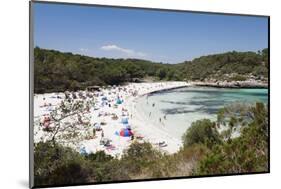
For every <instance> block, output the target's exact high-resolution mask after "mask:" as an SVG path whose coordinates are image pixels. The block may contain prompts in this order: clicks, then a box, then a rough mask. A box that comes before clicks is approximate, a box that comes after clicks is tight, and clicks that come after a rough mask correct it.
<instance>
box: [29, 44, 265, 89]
mask: <svg viewBox="0 0 281 189" xmlns="http://www.w3.org/2000/svg"><path fill="white" fill-rule="evenodd" d="M34 62H35V63H34V86H35V87H34V88H35V93H44V92H54V91H65V90H78V89H85V88H86V87H87V86H91V85H117V84H122V83H124V82H128V81H140V80H142V79H146V78H152V79H153V80H209V79H215V80H245V79H248V78H254V79H261V80H266V79H267V75H268V49H264V50H262V51H261V52H260V51H259V52H258V53H255V52H235V51H233V52H228V53H223V54H216V55H209V56H202V57H200V58H196V59H194V60H193V61H188V62H184V63H180V64H163V63H154V62H151V61H147V60H139V59H109V58H93V57H88V56H82V55H75V54H72V53H62V52H59V51H55V50H46V49H41V48H38V47H36V48H35V49H34Z"/></svg>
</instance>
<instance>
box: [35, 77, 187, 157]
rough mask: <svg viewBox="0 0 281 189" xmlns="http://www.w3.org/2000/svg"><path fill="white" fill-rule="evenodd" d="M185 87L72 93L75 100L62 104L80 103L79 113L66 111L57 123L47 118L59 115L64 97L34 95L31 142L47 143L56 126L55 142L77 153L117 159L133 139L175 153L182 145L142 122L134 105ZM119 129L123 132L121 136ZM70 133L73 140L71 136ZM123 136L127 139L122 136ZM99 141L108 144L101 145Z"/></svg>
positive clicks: (146, 86)
mask: <svg viewBox="0 0 281 189" xmlns="http://www.w3.org/2000/svg"><path fill="white" fill-rule="evenodd" d="M189 85H190V84H188V83H186V82H154V83H129V84H128V85H125V86H111V87H107V88H101V89H100V90H99V91H94V92H86V91H80V92H76V93H74V94H75V96H77V97H76V98H73V97H70V101H71V102H70V103H69V104H66V105H69V106H71V105H73V104H74V103H75V102H79V101H80V102H81V104H82V105H81V107H84V109H83V108H81V110H82V109H83V111H79V112H78V113H77V112H70V113H68V114H67V116H65V117H63V118H62V119H60V120H59V121H55V119H52V118H50V117H51V116H50V115H51V114H53V113H52V112H56V116H58V117H59V116H62V115H63V113H62V112H60V111H59V110H60V109H59V108H60V107H61V105H62V103H64V102H65V101H66V95H65V94H64V93H45V94H35V95H34V142H35V143H37V142H39V141H46V140H50V139H51V138H52V137H53V134H54V132H55V131H54V129H55V128H57V127H58V126H57V125H58V123H59V124H60V127H59V129H58V133H57V134H56V141H57V142H58V143H61V144H63V145H65V146H70V147H72V148H74V149H76V150H77V151H79V152H80V153H94V152H96V151H101V150H103V151H105V152H106V153H107V154H110V155H113V156H116V157H120V156H121V155H122V152H123V151H124V150H125V149H126V148H127V147H128V146H129V145H130V144H131V143H132V142H133V141H135V140H138V141H139V142H141V141H148V142H150V143H151V144H153V146H155V147H156V148H159V149H160V150H161V151H163V152H167V153H174V152H177V151H178V150H179V148H180V147H181V143H182V142H181V141H180V140H178V139H176V138H174V137H172V136H170V135H169V133H167V132H166V131H165V130H164V129H161V128H159V127H156V126H155V125H153V124H152V123H151V122H149V121H148V119H144V115H143V114H142V112H138V111H137V109H136V107H135V105H136V102H137V100H138V98H140V97H142V96H144V95H147V94H149V93H153V92H157V91H162V90H169V89H175V88H180V87H185V86H189ZM69 93H70V94H72V93H71V92H69ZM70 96H71V95H70ZM85 107H86V108H85ZM85 110H86V111H85ZM46 117H47V118H48V119H50V120H49V121H48V123H49V124H48V127H49V128H50V129H51V130H52V129H53V130H52V131H51V132H50V131H49V132H48V131H46V128H45V126H44V125H45V124H44V123H43V122H44V119H46ZM73 128H74V129H73ZM94 128H95V131H96V132H95V134H94V133H93V129H94ZM122 130H124V131H125V132H124V131H123V133H122V132H121V131H122ZM128 130H130V132H132V133H133V137H132V136H131V135H130V134H131V133H129V134H128V133H126V132H127V131H128ZM74 133H75V134H76V135H77V137H71V136H72V135H73V134H74ZM124 133H125V135H126V134H128V135H129V136H122V134H124ZM94 135H95V136H94ZM72 139H74V140H72ZM101 141H106V142H108V143H107V144H106V145H105V144H104V143H102V142H101ZM159 143H160V145H159Z"/></svg>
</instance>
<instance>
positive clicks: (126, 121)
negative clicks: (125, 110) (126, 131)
mask: <svg viewBox="0 0 281 189" xmlns="http://www.w3.org/2000/svg"><path fill="white" fill-rule="evenodd" d="M121 123H123V124H128V123H129V121H128V118H127V117H122V119H121Z"/></svg>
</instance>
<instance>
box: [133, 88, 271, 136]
mask: <svg viewBox="0 0 281 189" xmlns="http://www.w3.org/2000/svg"><path fill="white" fill-rule="evenodd" d="M256 102H263V103H265V104H267V103H268V89H236V88H235V89H230V88H211V87H184V88H179V89H172V90H168V91H160V92H157V93H153V94H149V95H146V96H142V97H140V98H139V99H138V100H137V103H136V110H137V112H138V113H139V114H140V116H142V118H143V119H144V120H146V121H148V122H149V123H151V124H152V125H153V126H155V127H159V129H161V130H164V131H165V132H167V133H169V135H171V136H172V137H175V138H177V139H181V137H182V135H183V134H184V132H185V131H186V130H187V129H188V128H189V127H190V126H191V123H192V122H194V121H196V120H199V119H203V118H207V119H211V120H213V121H215V120H216V119H217V112H218V110H219V109H221V108H223V107H224V106H227V105H230V104H232V103H245V104H255V103H256Z"/></svg>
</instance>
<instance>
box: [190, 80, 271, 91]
mask: <svg viewBox="0 0 281 189" xmlns="http://www.w3.org/2000/svg"><path fill="white" fill-rule="evenodd" d="M191 84H192V85H195V86H204V87H217V88H265V89H267V88H268V82H264V81H256V80H246V81H230V82H228V81H216V82H210V81H208V82H201V81H199V82H191Z"/></svg>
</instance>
